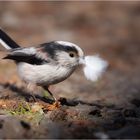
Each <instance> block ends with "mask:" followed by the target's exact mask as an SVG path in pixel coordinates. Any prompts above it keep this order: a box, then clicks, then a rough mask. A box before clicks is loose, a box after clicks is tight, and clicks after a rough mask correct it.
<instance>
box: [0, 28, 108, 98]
mask: <svg viewBox="0 0 140 140" xmlns="http://www.w3.org/2000/svg"><path fill="white" fill-rule="evenodd" d="M0 43H1V44H2V45H3V46H4V47H5V48H6V49H7V50H8V54H7V56H5V57H4V59H11V60H14V61H15V62H16V64H17V70H18V74H19V76H20V78H21V79H22V80H24V81H25V82H26V83H33V84H36V85H39V86H41V87H43V88H45V89H46V90H47V91H48V92H49V93H50V94H51V95H52V93H51V92H50V91H49V90H48V87H49V86H50V85H53V84H57V83H59V82H62V81H63V80H65V79H67V78H68V77H69V76H70V75H71V74H72V73H73V72H74V70H75V69H76V68H77V67H78V66H79V65H81V64H83V65H85V67H84V73H85V76H86V77H87V79H90V80H92V81H95V80H97V78H98V77H99V76H100V75H101V74H102V72H103V71H104V70H105V68H106V67H107V62H106V61H104V60H102V59H101V58H99V57H98V56H84V53H83V50H82V49H81V48H80V47H79V46H77V45H75V44H73V43H70V42H64V41H52V42H49V43H44V44H41V45H38V46H37V47H29V48H22V47H20V46H19V45H18V44H17V43H15V42H14V41H13V40H12V39H11V38H10V37H9V36H8V35H7V34H6V33H5V32H4V31H2V30H1V29H0Z"/></svg>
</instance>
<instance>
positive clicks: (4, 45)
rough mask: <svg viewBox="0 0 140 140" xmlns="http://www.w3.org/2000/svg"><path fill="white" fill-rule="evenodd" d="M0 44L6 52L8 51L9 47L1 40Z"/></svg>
mask: <svg viewBox="0 0 140 140" xmlns="http://www.w3.org/2000/svg"><path fill="white" fill-rule="evenodd" d="M0 44H1V45H2V46H3V47H5V48H6V49H7V50H10V49H11V47H10V46H9V45H7V44H6V43H5V42H4V41H3V40H2V39H0Z"/></svg>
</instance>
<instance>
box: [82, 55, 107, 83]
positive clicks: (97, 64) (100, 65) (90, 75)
mask: <svg viewBox="0 0 140 140" xmlns="http://www.w3.org/2000/svg"><path fill="white" fill-rule="evenodd" d="M83 62H84V64H85V67H84V69H83V70H84V74H85V76H86V78H87V79H88V80H91V81H96V80H98V78H100V76H101V75H102V73H103V72H104V71H105V70H106V68H107V66H108V63H107V61H105V60H103V59H102V58H100V57H99V56H98V55H94V56H86V57H85V59H84V61H83Z"/></svg>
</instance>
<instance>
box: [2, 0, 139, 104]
mask: <svg viewBox="0 0 140 140" xmlns="http://www.w3.org/2000/svg"><path fill="white" fill-rule="evenodd" d="M0 27H1V28H2V29H3V30H5V32H7V33H8V34H9V35H10V36H11V37H12V38H13V39H14V40H15V41H16V42H17V43H18V44H20V45H21V46H23V47H28V46H34V45H37V44H41V43H44V42H49V41H52V40H64V41H70V42H73V43H75V44H77V45H79V46H80V47H81V48H82V49H83V50H84V52H85V54H86V55H92V54H99V55H100V56H101V57H102V58H104V59H105V60H107V61H108V63H109V68H108V70H107V71H106V72H105V74H104V75H103V77H102V78H101V79H100V80H99V81H97V82H96V83H93V82H90V81H87V80H86V78H85V77H84V75H83V72H82V70H80V68H79V69H78V70H77V71H76V72H75V73H74V74H73V75H72V76H71V77H70V78H69V79H67V80H66V81H64V82H62V83H60V84H57V85H55V86H53V87H52V91H53V92H54V94H55V96H58V97H66V98H70V99H79V100H84V101H87V102H93V101H103V102H107V103H113V104H123V105H124V104H125V105H127V104H129V101H130V100H132V99H135V98H136V99H138V98H140V74H139V73H140V39H139V37H140V2H139V1H137V2H129V1H128V2H45V1H44V2H37V1H36V2H27V1H25V2H17V1H13V2H12V1H8V2H4V1H3V2H2V1H1V2H0ZM6 82H9V83H13V84H16V85H17V86H22V82H21V80H20V79H19V78H18V76H17V73H16V67H15V64H14V63H13V62H12V61H9V60H7V61H5V60H1V61H0V83H6Z"/></svg>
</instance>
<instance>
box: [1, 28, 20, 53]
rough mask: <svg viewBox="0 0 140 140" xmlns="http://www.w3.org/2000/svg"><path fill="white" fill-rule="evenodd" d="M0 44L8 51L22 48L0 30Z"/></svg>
mask: <svg viewBox="0 0 140 140" xmlns="http://www.w3.org/2000/svg"><path fill="white" fill-rule="evenodd" d="M0 44H1V45H2V46H3V47H4V48H5V49H7V50H11V49H16V48H20V46H19V45H18V44H17V43H16V42H15V41H14V40H13V39H11V37H10V36H9V35H7V34H6V33H5V32H4V31H3V30H2V29H1V28H0Z"/></svg>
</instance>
